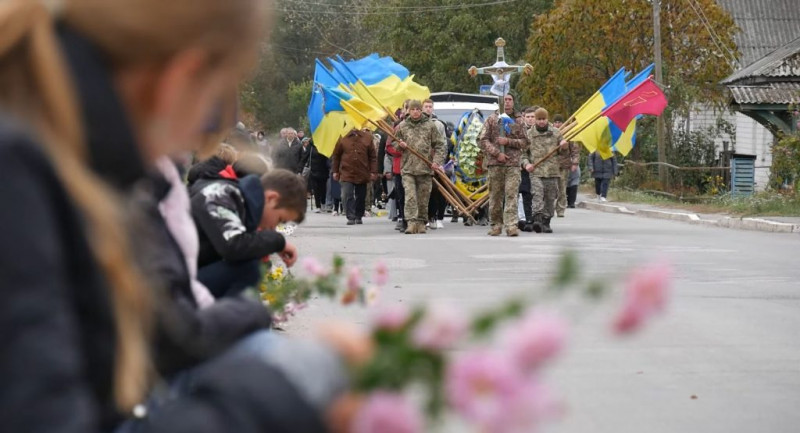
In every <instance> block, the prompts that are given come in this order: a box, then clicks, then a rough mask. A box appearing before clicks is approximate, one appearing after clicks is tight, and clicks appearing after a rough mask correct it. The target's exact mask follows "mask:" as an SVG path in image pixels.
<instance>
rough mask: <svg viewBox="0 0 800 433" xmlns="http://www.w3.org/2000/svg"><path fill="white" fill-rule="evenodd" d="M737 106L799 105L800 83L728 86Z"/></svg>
mask: <svg viewBox="0 0 800 433" xmlns="http://www.w3.org/2000/svg"><path fill="white" fill-rule="evenodd" d="M728 89H730V91H731V94H732V95H733V99H734V101H736V103H737V104H740V105H744V104H800V82H797V83H767V84H762V85H756V86H736V85H731V86H728Z"/></svg>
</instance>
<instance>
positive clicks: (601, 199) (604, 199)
mask: <svg viewBox="0 0 800 433" xmlns="http://www.w3.org/2000/svg"><path fill="white" fill-rule="evenodd" d="M600 201H608V200H606V198H605V197H600Z"/></svg>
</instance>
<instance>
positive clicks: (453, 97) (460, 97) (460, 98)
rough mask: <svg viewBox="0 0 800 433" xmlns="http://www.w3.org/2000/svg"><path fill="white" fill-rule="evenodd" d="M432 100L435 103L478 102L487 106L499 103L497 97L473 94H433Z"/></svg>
mask: <svg viewBox="0 0 800 433" xmlns="http://www.w3.org/2000/svg"><path fill="white" fill-rule="evenodd" d="M431 100H432V101H433V102H477V103H485V104H496V103H497V102H498V98H497V96H494V95H476V94H472V93H456V92H438V93H431Z"/></svg>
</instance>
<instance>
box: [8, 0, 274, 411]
mask: <svg viewBox="0 0 800 433" xmlns="http://www.w3.org/2000/svg"><path fill="white" fill-rule="evenodd" d="M268 2H269V1H268V0H267V1H264V0H227V1H219V0H169V1H163V0H114V1H110V0H62V1H53V0H4V1H2V2H0V106H1V107H2V108H3V111H5V112H6V113H8V114H10V115H12V116H15V117H17V118H19V119H21V120H23V121H25V122H26V123H28V124H29V125H30V126H31V127H32V128H33V130H35V131H37V133H39V134H40V136H39V140H40V142H41V143H42V146H43V148H44V150H45V151H46V152H47V153H48V154H49V156H50V160H51V163H52V164H53V165H54V167H55V169H56V171H57V172H58V175H59V177H60V179H61V180H62V182H63V183H64V186H65V188H66V190H67V192H68V193H69V195H70V197H71V198H72V200H73V201H74V203H75V204H76V206H77V208H78V209H79V211H80V212H81V214H82V215H83V216H84V217H85V218H86V228H87V231H88V239H89V242H90V245H91V248H92V251H93V253H94V256H95V259H96V260H97V262H98V263H99V264H100V267H101V269H102V271H103V273H104V275H105V277H106V280H107V282H108V284H109V286H110V289H111V299H112V303H113V309H114V317H115V320H116V330H117V350H116V358H115V359H116V365H115V366H114V399H115V401H116V403H117V406H118V408H119V409H120V410H123V411H127V410H129V409H131V408H132V407H133V406H135V405H136V404H137V403H139V402H141V401H142V399H143V398H144V396H145V393H146V391H147V388H148V382H149V380H150V379H151V377H150V375H151V374H152V373H153V371H152V369H151V362H150V354H149V351H148V346H149V341H148V338H147V334H148V329H149V325H150V322H151V320H150V314H151V302H150V291H149V288H148V287H145V285H144V283H143V278H141V276H140V275H139V273H138V272H137V271H136V269H135V268H134V267H133V266H132V263H133V259H132V257H131V256H130V252H129V240H128V237H127V233H126V230H125V228H124V227H123V225H122V224H121V222H122V221H123V215H122V212H121V211H120V209H121V208H122V206H121V203H120V200H119V198H118V197H116V196H115V194H114V192H113V191H111V189H110V188H109V187H107V186H106V185H105V183H104V182H103V181H101V180H100V179H99V178H98V177H97V176H96V175H94V174H93V173H92V172H91V171H90V169H89V168H88V164H87V158H88V157H87V154H88V150H87V146H86V142H85V138H84V135H83V133H84V131H82V128H81V125H82V122H81V119H80V115H79V113H80V110H79V109H78V108H79V107H78V99H77V98H76V95H75V90H74V88H73V86H72V83H71V82H70V81H69V76H70V74H69V72H68V69H67V68H66V64H65V61H64V59H63V57H62V55H61V52H60V50H59V45H58V41H57V38H56V37H55V32H54V22H55V21H56V20H58V21H60V22H63V23H64V24H66V25H67V26H68V27H70V28H71V29H72V30H74V31H76V32H78V33H80V34H82V35H83V36H84V37H86V38H88V39H89V40H91V41H92V42H93V44H95V45H96V46H97V47H98V48H99V49H100V50H101V51H102V53H103V54H104V56H106V58H107V59H109V60H110V61H111V65H112V68H114V69H116V70H120V69H125V68H126V67H127V66H129V65H134V64H138V65H141V64H145V65H152V66H154V67H159V66H161V65H162V64H164V63H165V62H167V61H168V60H169V59H170V58H171V56H173V55H175V54H177V53H179V52H180V51H181V50H185V49H188V48H198V49H201V50H204V51H205V52H206V53H207V55H208V56H209V60H210V66H209V69H212V68H215V67H220V66H221V65H223V64H224V65H225V66H226V67H231V68H236V69H234V70H237V71H238V70H241V71H244V70H245V69H247V68H249V66H250V65H252V64H253V62H254V60H255V58H254V57H255V53H256V47H257V44H258V40H259V28H260V27H262V26H261V24H263V23H262V22H260V20H261V19H262V18H265V17H264V15H263V14H262V7H265V6H266V5H265V3H268ZM54 17H56V18H54ZM234 85H235V83H231V87H232V88H233V87H234Z"/></svg>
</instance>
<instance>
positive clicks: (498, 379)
mask: <svg viewBox="0 0 800 433" xmlns="http://www.w3.org/2000/svg"><path fill="white" fill-rule="evenodd" d="M524 383H525V380H524V378H523V377H522V375H521V373H520V371H519V369H518V368H517V367H516V365H515V363H514V362H513V360H512V359H511V357H510V356H508V355H507V354H505V353H502V352H488V351H480V352H469V353H466V354H464V355H462V356H460V357H458V358H456V359H455V360H454V361H453V362H452V363H451V364H450V367H449V369H448V371H447V376H446V378H445V392H446V395H447V399H448V401H449V403H450V405H451V406H452V407H453V408H454V409H455V410H456V412H458V413H459V414H460V415H461V416H462V417H463V418H464V419H465V420H467V421H469V422H473V423H476V424H478V425H479V426H481V427H482V428H483V430H485V431H492V432H497V431H501V430H500V429H498V427H499V426H503V425H505V421H506V417H507V411H508V408H509V404H510V403H512V402H513V401H514V398H515V397H516V396H517V395H518V394H519V393H520V392H521V390H520V386H522V385H523V384H524Z"/></svg>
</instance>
